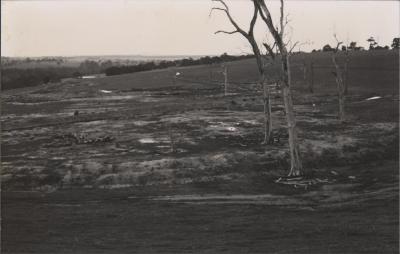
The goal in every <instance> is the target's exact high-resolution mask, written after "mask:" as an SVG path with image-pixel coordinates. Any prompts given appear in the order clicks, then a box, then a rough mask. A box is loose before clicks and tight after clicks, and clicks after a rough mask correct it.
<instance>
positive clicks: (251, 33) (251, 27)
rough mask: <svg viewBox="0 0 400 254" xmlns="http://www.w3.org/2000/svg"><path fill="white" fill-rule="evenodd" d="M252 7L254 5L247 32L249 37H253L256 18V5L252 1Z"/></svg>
mask: <svg viewBox="0 0 400 254" xmlns="http://www.w3.org/2000/svg"><path fill="white" fill-rule="evenodd" d="M253 5H254V12H253V18H252V19H251V22H250V28H249V32H248V35H249V36H253V32H254V26H255V24H256V21H257V16H258V10H257V5H256V3H255V2H254V1H253Z"/></svg>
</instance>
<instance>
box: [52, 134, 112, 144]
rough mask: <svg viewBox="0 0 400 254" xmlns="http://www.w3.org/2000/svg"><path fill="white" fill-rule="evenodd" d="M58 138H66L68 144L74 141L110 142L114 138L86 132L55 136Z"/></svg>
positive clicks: (85, 142)
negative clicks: (90, 135)
mask: <svg viewBox="0 0 400 254" xmlns="http://www.w3.org/2000/svg"><path fill="white" fill-rule="evenodd" d="M54 138H55V139H56V140H57V139H58V140H60V139H61V140H64V141H67V142H66V143H67V144H68V145H71V144H72V143H75V144H92V143H101V142H110V141H113V140H114V138H113V137H111V136H108V135H105V136H98V137H89V136H87V135H86V134H84V133H81V134H78V133H67V134H63V135H57V136H55V137H54Z"/></svg>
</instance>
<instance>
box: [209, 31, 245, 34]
mask: <svg viewBox="0 0 400 254" xmlns="http://www.w3.org/2000/svg"><path fill="white" fill-rule="evenodd" d="M219 33H224V34H234V33H239V31H238V30H235V31H231V32H228V31H224V30H218V31H216V32H215V33H214V34H219Z"/></svg>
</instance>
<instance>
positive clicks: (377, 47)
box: [367, 36, 389, 50]
mask: <svg viewBox="0 0 400 254" xmlns="http://www.w3.org/2000/svg"><path fill="white" fill-rule="evenodd" d="M367 42H368V43H369V50H382V49H385V50H388V49H389V46H384V47H382V46H380V45H378V42H377V41H376V40H375V38H374V37H372V36H371V37H369V38H368V39H367Z"/></svg>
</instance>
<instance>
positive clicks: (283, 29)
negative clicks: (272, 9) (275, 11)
mask: <svg viewBox="0 0 400 254" xmlns="http://www.w3.org/2000/svg"><path fill="white" fill-rule="evenodd" d="M283 8H284V3H283V0H281V9H280V11H281V16H280V22H281V30H280V32H279V35H280V36H281V38H282V37H283V33H284V31H285V25H286V24H287V23H286V24H283V18H284V16H283V15H284V13H283V11H284V10H283Z"/></svg>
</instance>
